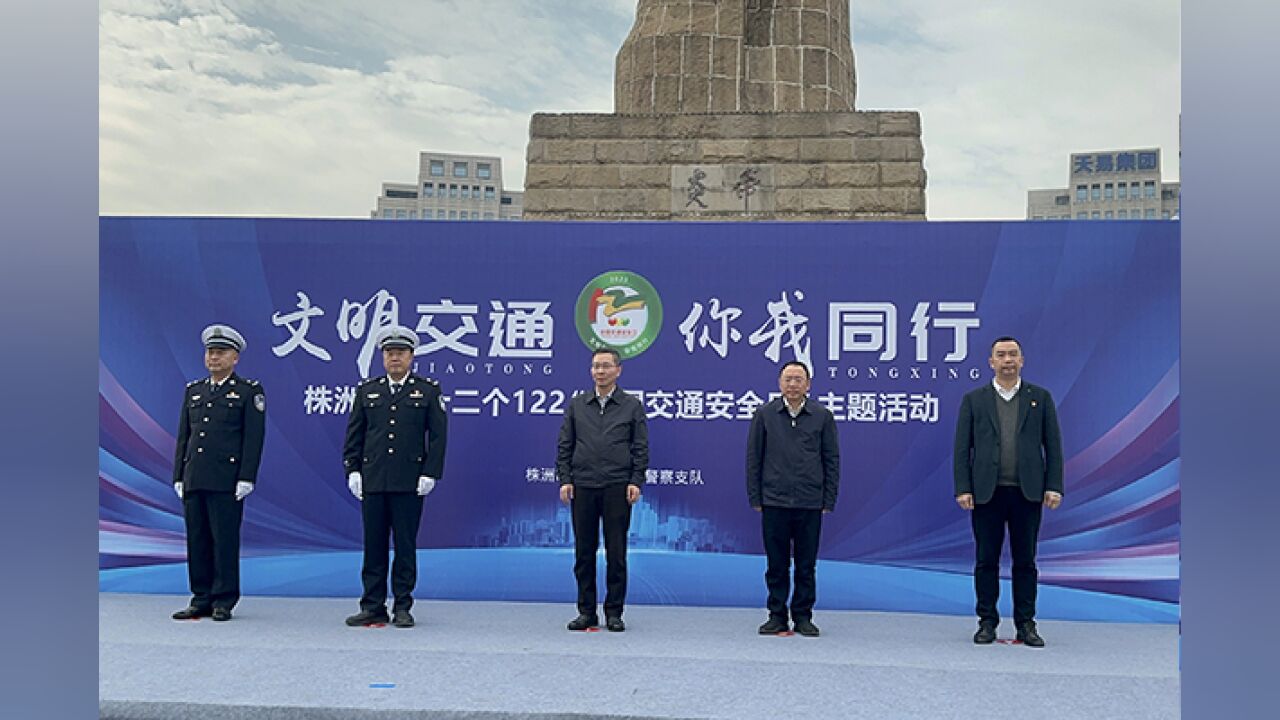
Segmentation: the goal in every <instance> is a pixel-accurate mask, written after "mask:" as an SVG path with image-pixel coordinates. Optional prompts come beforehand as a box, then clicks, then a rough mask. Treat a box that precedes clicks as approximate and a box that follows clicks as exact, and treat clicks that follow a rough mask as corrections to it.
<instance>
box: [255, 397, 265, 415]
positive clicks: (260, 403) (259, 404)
mask: <svg viewBox="0 0 1280 720" xmlns="http://www.w3.org/2000/svg"><path fill="white" fill-rule="evenodd" d="M253 406H254V407H255V408H257V410H258V412H260V413H264V412H266V411H267V399H266V398H265V397H263V396H262V393H258V394H257V395H254V396H253Z"/></svg>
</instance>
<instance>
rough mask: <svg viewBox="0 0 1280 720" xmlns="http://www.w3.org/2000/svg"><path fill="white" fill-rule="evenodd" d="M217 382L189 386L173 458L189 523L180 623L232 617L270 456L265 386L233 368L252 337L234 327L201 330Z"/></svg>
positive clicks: (175, 479) (207, 360) (208, 380)
mask: <svg viewBox="0 0 1280 720" xmlns="http://www.w3.org/2000/svg"><path fill="white" fill-rule="evenodd" d="M200 339H201V340H202V341H203V342H204V347H205V351H204V364H205V367H207V368H208V369H209V377H207V378H201V379H199V380H196V381H194V382H191V383H189V384H188V385H187V389H186V392H185V393H184V394H183V398H182V419H181V420H180V421H179V423H178V446H177V450H176V452H175V453H174V459H173V489H174V492H176V493H177V494H178V497H179V498H181V499H182V510H183V517H184V519H185V520H186V526H187V571H188V574H189V578H190V582H191V604H190V605H188V606H187V607H185V608H183V609H182V610H179V611H177V612H175V613H174V614H173V619H174V620H194V619H197V618H200V617H204V616H206V615H210V616H212V617H213V619H214V620H218V621H224V620H230V619H231V609H232V608H234V607H235V605H236V602H237V601H239V600H240V521H241V518H243V517H244V502H243V500H244V498H245V496H246V495H248V494H249V493H251V492H253V488H254V483H255V482H256V480H257V476H258V464H259V462H260V461H261V459H262V438H263V435H264V434H265V430H266V409H267V408H266V399H265V396H264V395H263V392H262V385H261V384H260V383H258V382H257V381H256V380H248V379H245V378H242V377H240V376H239V375H236V374H235V373H234V372H233V371H232V370H233V369H234V368H235V365H236V362H238V361H239V359H240V352H241V351H242V350H244V337H243V336H241V335H240V333H238V332H236V331H235V330H233V329H232V328H230V327H228V326H226V325H210V326H209V327H207V328H205V329H204V332H203V333H201V335H200Z"/></svg>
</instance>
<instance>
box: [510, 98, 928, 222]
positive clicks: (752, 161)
mask: <svg viewBox="0 0 1280 720" xmlns="http://www.w3.org/2000/svg"><path fill="white" fill-rule="evenodd" d="M529 137H530V140H529V149H528V166H527V173H526V176H525V194H524V219H525V220H924V219H925V184H926V174H925V170H924V146H923V144H922V143H921V140H920V115H919V113H916V112H903V111H885V112H797V113H708V114H680V115H603V114H559V115H557V114H541V113H540V114H536V115H534V116H533V119H532V121H531V122H530V128H529Z"/></svg>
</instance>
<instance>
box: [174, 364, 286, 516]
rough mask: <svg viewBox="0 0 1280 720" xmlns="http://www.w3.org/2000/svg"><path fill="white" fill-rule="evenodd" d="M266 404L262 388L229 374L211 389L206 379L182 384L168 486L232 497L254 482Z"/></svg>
mask: <svg viewBox="0 0 1280 720" xmlns="http://www.w3.org/2000/svg"><path fill="white" fill-rule="evenodd" d="M265 432H266V400H265V396H264V395H263V392H262V384H261V383H259V382H258V381H256V380H248V379H245V378H242V377H240V376H239V375H236V374H235V373H232V374H231V375H230V377H228V378H227V379H226V380H224V381H222V385H221V386H219V387H218V389H217V390H212V389H211V385H210V382H209V378H201V379H200V380H196V381H193V382H191V383H189V384H188V385H187V389H186V391H185V392H184V393H183V397H182V419H181V420H180V421H179V423H178V446H177V448H176V450H175V452H174V460H173V481H174V482H175V483H179V482H180V483H183V490H184V491H187V492H189V491H192V490H216V491H221V492H233V491H235V489H236V483H237V482H239V481H242V480H243V481H246V482H254V481H256V480H257V477H258V465H259V463H260V462H261V460H262V438H263V435H264V434H265Z"/></svg>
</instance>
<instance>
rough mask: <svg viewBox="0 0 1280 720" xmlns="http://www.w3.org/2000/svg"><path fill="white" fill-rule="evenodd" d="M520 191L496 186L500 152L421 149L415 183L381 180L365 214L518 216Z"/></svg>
mask: <svg viewBox="0 0 1280 720" xmlns="http://www.w3.org/2000/svg"><path fill="white" fill-rule="evenodd" d="M523 208H524V193H522V192H517V191H509V190H504V189H502V158H499V157H491V156H488V155H455V154H451V153H440V152H431V151H429V150H428V151H424V152H422V153H420V154H419V155H418V183H417V184H416V185H414V184H411V183H395V182H384V183H382V194H381V195H379V196H378V200H377V207H376V208H375V209H374V211H373V212H372V213H371V214H370V217H373V218H376V219H382V220H519V219H520V217H521V216H522V215H523V214H524V212H523Z"/></svg>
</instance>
